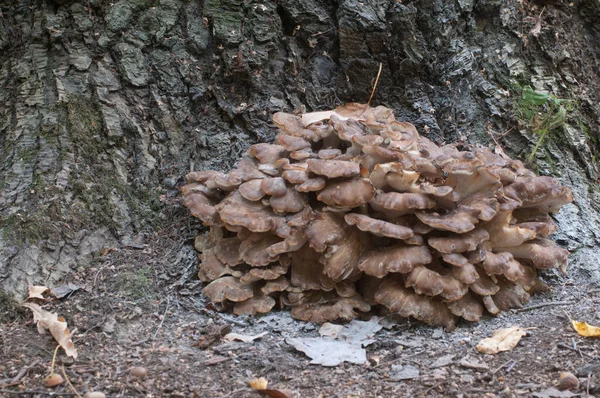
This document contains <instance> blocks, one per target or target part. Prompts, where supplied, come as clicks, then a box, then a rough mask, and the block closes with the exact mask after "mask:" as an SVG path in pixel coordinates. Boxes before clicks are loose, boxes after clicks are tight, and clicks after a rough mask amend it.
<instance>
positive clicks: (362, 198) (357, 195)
mask: <svg viewBox="0 0 600 398" xmlns="http://www.w3.org/2000/svg"><path fill="white" fill-rule="evenodd" d="M373 196H375V188H373V185H371V183H370V182H369V181H368V180H366V179H364V178H360V179H356V180H350V181H344V182H333V183H330V185H329V186H327V187H326V188H325V189H323V190H322V191H321V192H319V195H318V196H317V199H318V200H320V201H321V202H324V203H326V204H328V205H330V206H341V207H348V208H353V207H357V206H360V205H364V204H365V203H367V202H369V200H371V199H373Z"/></svg>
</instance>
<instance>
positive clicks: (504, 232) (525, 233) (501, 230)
mask: <svg viewBox="0 0 600 398" xmlns="http://www.w3.org/2000/svg"><path fill="white" fill-rule="evenodd" d="M511 220H512V212H511V211H500V212H498V214H497V215H496V216H495V217H494V218H492V219H491V220H490V221H488V222H486V223H484V224H482V227H483V228H485V229H486V230H487V231H488V232H489V234H490V237H489V240H490V243H491V244H492V246H493V247H494V248H500V247H510V246H518V245H520V244H522V243H523V242H526V241H528V240H532V239H534V238H535V237H536V233H535V231H534V230H531V229H528V228H521V227H519V226H516V225H510V221H511Z"/></svg>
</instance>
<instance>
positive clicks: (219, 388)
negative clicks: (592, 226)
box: [0, 210, 600, 398]
mask: <svg viewBox="0 0 600 398" xmlns="http://www.w3.org/2000/svg"><path fill="white" fill-rule="evenodd" d="M187 220H188V217H187V215H186V214H185V211H183V210H181V211H180V212H179V213H178V214H177V215H176V216H175V217H174V221H173V225H177V226H181V225H186V224H187V223H188V221H187ZM196 227H197V225H196V224H191V225H189V224H188V225H187V226H185V227H183V228H181V227H171V228H166V229H164V230H162V231H161V232H160V233H156V234H153V235H151V236H145V237H144V238H145V240H142V239H141V238H140V240H139V242H140V243H138V244H134V245H132V246H128V247H121V248H105V250H104V251H103V253H100V254H99V256H98V258H97V259H96V260H95V261H94V263H93V264H92V266H90V267H85V268H84V267H82V269H81V271H80V272H79V273H75V274H72V275H70V277H69V279H68V280H65V282H70V283H73V284H76V285H79V286H81V288H82V289H81V290H78V291H76V292H74V293H72V294H71V295H70V296H68V297H66V298H63V299H61V300H53V301H50V302H48V303H47V304H45V305H44V308H45V309H46V310H48V311H53V312H56V313H58V314H59V315H60V316H63V317H65V319H66V320H67V322H68V324H69V327H70V328H71V329H72V330H75V335H74V338H73V341H74V343H75V346H76V347H77V349H78V351H79V356H78V358H77V359H76V360H75V361H73V360H72V359H70V358H68V357H66V356H64V355H59V356H58V360H57V369H61V367H62V366H63V365H64V369H65V372H66V374H67V376H68V379H69V380H70V382H71V383H72V384H73V387H74V389H75V390H76V391H77V392H78V393H79V394H81V395H84V393H86V392H88V391H101V392H103V393H105V394H106V396H108V397H209V398H212V397H215V398H216V397H259V394H258V393H256V392H254V391H253V390H252V389H251V388H250V387H248V385H247V381H248V380H249V379H252V378H254V377H265V378H267V379H268V380H269V382H270V386H272V387H274V388H275V387H277V388H286V389H290V390H292V391H293V392H294V394H295V395H294V396H295V397H343V398H347V397H416V396H418V397H438V396H439V397H442V396H444V397H445V396H452V397H496V396H498V397H524V396H536V395H535V394H538V393H540V392H542V395H538V396H542V397H545V396H557V395H548V394H546V395H543V391H546V390H547V389H548V388H549V387H553V386H555V385H556V382H557V380H558V377H559V374H560V372H563V371H569V372H572V373H574V374H576V375H577V376H579V379H580V382H581V384H580V385H581V386H580V387H579V388H578V389H574V390H573V391H572V393H576V394H579V396H583V397H585V396H594V394H599V396H600V388H599V387H600V386H599V384H598V379H597V378H596V377H597V373H598V369H599V368H600V350H599V347H598V344H597V340H590V339H587V338H583V337H579V336H578V335H577V334H576V333H575V332H574V331H573V330H572V328H571V327H570V322H569V320H568V318H567V314H568V315H569V316H570V317H571V318H573V319H578V320H586V321H588V322H590V323H596V324H598V323H600V319H599V318H600V316H599V314H598V313H596V309H597V308H598V302H599V301H600V290H599V289H596V288H594V287H593V286H585V285H582V284H581V283H579V282H578V283H576V282H575V281H573V280H571V279H569V278H568V277H563V276H561V275H558V274H547V275H546V276H545V278H546V282H548V283H549V284H550V285H551V287H552V290H551V291H550V292H547V293H543V294H541V295H537V296H535V298H534V299H533V300H532V301H531V302H530V303H528V304H527V305H526V307H525V308H523V309H521V310H513V311H510V312H508V313H504V314H502V315H501V316H499V317H496V318H494V317H490V316H486V317H484V318H483V319H482V321H481V322H479V323H477V324H470V323H463V324H460V325H459V326H458V328H457V329H456V330H454V331H452V332H446V331H444V330H441V329H439V328H433V327H430V326H426V325H423V324H420V323H418V322H414V321H407V320H405V319H391V318H384V319H383V320H382V321H381V322H382V323H383V324H384V325H385V327H384V329H382V330H381V331H380V332H379V333H377V335H376V342H375V343H373V344H371V345H370V346H368V347H367V357H368V358H369V363H367V364H365V365H350V364H342V365H340V366H337V367H322V366H319V365H311V364H310V363H309V362H310V359H309V358H307V357H306V356H305V355H304V354H303V353H301V352H298V351H296V350H295V349H294V348H293V347H291V346H290V345H288V344H287V343H286V342H285V339H286V338H287V337H318V336H319V334H318V325H314V324H310V323H304V322H299V321H296V320H294V319H292V318H291V317H290V315H289V313H287V312H275V313H272V314H269V315H267V316H263V317H257V318H241V317H235V316H233V315H231V314H228V313H220V312H217V311H216V310H215V309H214V308H213V307H212V305H210V304H209V303H208V302H207V301H206V299H205V298H204V297H203V296H202V295H201V288H202V285H201V284H200V283H199V282H198V281H195V280H194V278H193V274H194V273H195V271H196V267H197V259H196V255H195V253H194V249H193V247H192V244H191V243H192V240H193V238H194V237H195V235H196V233H197V231H198V229H197V228H196ZM561 303H562V304H561ZM3 311H4V312H5V313H4V314H3V317H4V322H5V323H4V324H2V325H0V356H1V357H2V359H3V360H2V362H1V363H0V396H3V397H13V396H15V397H20V396H27V397H44V396H54V397H58V396H62V397H68V396H75V394H74V393H73V391H72V390H71V389H69V387H68V386H67V385H61V386H59V387H55V388H44V384H43V381H42V379H43V378H44V376H46V375H47V374H48V373H49V372H50V366H51V361H52V353H53V351H54V348H55V342H54V340H53V339H52V337H50V335H40V334H38V331H37V329H36V327H35V325H34V323H33V322H32V317H31V314H29V311H28V310H25V311H23V310H22V309H19V308H18V307H13V308H12V309H8V308H7V307H6V305H5V306H4V307H3ZM220 325H230V327H231V330H233V331H234V332H238V333H242V334H246V335H256V334H258V333H262V332H267V333H266V335H265V336H263V337H262V338H260V339H258V340H255V341H254V342H251V343H243V342H235V341H234V342H225V341H222V340H220V339H219V338H216V339H215V341H214V343H213V344H210V343H211V342H210V338H211V333H212V332H213V331H215V330H218V329H219V328H218V327H217V326H220ZM511 325H518V326H521V327H524V328H530V330H529V331H528V336H526V337H524V338H523V339H522V340H521V343H520V344H519V345H518V346H517V347H516V348H515V349H513V350H511V351H508V352H503V353H499V354H497V355H483V354H480V353H478V352H477V350H476V349H475V345H476V344H477V342H479V341H480V340H481V339H482V338H484V337H486V336H489V335H490V334H491V333H492V332H493V331H494V330H496V329H499V328H503V327H507V326H511ZM465 362H466V364H465ZM469 363H471V364H473V363H475V364H477V365H476V366H474V367H475V368H473V366H471V365H469ZM408 365H410V366H413V367H415V368H417V369H418V370H419V372H420V373H419V376H418V377H415V378H412V379H407V380H397V379H398V374H400V373H401V370H402V367H404V366H408ZM136 366H141V367H144V368H145V369H146V370H147V375H146V376H145V377H142V378H135V377H133V376H132V375H131V374H130V371H131V369H132V368H133V367H136ZM57 372H58V371H57ZM568 393H569V392H568V391H567V392H563V393H562V394H563V395H560V396H565V397H566V396H573V395H569V394H568Z"/></svg>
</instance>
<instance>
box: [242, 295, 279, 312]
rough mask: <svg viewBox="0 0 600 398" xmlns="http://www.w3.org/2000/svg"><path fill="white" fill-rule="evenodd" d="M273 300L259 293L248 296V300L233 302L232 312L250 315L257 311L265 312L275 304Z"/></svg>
mask: <svg viewBox="0 0 600 398" xmlns="http://www.w3.org/2000/svg"><path fill="white" fill-rule="evenodd" d="M275 304H276V303H275V300H274V299H273V298H272V297H269V296H264V295H259V296H254V297H251V298H249V299H248V300H244V301H241V302H239V303H235V305H234V306H233V313H234V314H236V315H251V316H254V315H256V314H257V313H261V314H262V313H266V312H269V311H271V309H272V308H273V307H274V306H275Z"/></svg>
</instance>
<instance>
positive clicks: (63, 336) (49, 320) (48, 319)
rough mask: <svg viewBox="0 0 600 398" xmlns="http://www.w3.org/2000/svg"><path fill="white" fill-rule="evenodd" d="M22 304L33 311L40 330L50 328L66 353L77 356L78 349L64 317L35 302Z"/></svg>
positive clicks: (41, 331)
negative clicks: (44, 308)
mask: <svg viewBox="0 0 600 398" xmlns="http://www.w3.org/2000/svg"><path fill="white" fill-rule="evenodd" d="M22 306H23V307H27V308H29V309H30V310H31V311H33V320H34V321H35V322H36V324H37V327H38V332H40V333H44V332H45V329H48V330H49V331H50V334H52V337H54V339H55V340H56V341H57V342H58V344H59V345H60V346H61V347H62V348H63V349H64V350H65V353H66V354H67V355H68V356H70V357H73V358H77V349H76V348H75V345H74V344H73V341H72V340H71V332H69V329H68V328H67V322H65V320H64V318H60V317H59V316H58V315H57V314H54V313H52V312H48V311H46V310H43V309H42V307H40V306H39V305H37V304H34V303H24V304H22Z"/></svg>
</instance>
